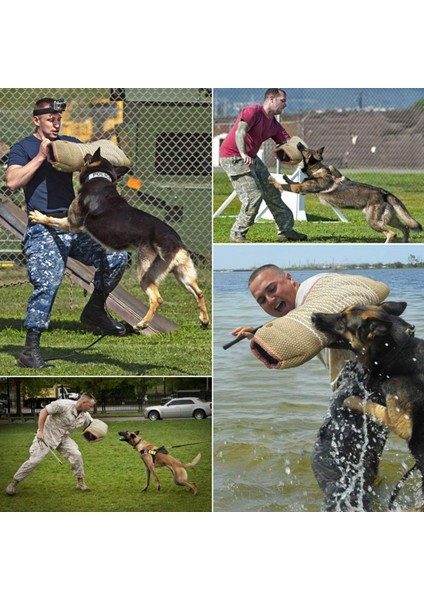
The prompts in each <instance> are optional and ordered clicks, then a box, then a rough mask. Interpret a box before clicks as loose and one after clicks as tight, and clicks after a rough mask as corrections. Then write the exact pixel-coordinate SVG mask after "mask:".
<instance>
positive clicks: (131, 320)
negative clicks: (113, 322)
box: [0, 194, 179, 335]
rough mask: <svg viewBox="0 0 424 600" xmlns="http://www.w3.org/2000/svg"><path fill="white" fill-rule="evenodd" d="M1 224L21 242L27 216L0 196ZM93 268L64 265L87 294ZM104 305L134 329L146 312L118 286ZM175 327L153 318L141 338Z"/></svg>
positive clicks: (74, 261)
mask: <svg viewBox="0 0 424 600" xmlns="http://www.w3.org/2000/svg"><path fill="white" fill-rule="evenodd" d="M0 225H2V226H3V227H5V228H6V229H8V230H9V231H10V232H12V233H13V234H14V235H15V236H16V237H17V238H19V239H20V240H21V239H22V237H23V235H24V233H25V229H26V225H27V216H26V213H25V212H24V211H23V210H22V209H21V208H19V207H18V206H16V204H14V203H13V202H12V201H11V200H10V199H9V198H8V197H7V196H5V195H4V194H0ZM94 272H95V269H94V268H93V267H87V266H86V265H83V264H81V263H80V262H78V261H77V260H74V259H73V258H69V259H68V262H67V265H66V273H67V275H69V277H70V278H71V280H72V281H75V283H77V284H78V285H80V286H81V287H83V288H84V289H85V290H87V291H89V292H90V293H91V292H92V291H93V289H94V286H93V284H92V281H93V277H94ZM106 305H107V307H108V308H110V309H111V310H113V311H114V312H115V313H116V314H117V315H119V317H121V319H123V320H124V321H126V322H127V323H128V324H129V325H131V327H134V325H136V324H137V323H138V322H139V321H141V319H142V318H143V317H144V315H145V314H146V313H147V311H148V308H147V306H146V305H145V304H144V303H143V302H141V301H140V300H138V298H136V297H135V296H132V295H131V294H129V293H128V292H127V291H126V290H125V289H124V288H123V287H122V285H118V286H117V287H116V288H115V289H114V291H113V292H112V293H111V294H110V295H109V297H108V299H107V301H106ZM178 327H179V326H178V325H177V324H176V323H173V322H172V321H170V320H169V319H166V318H165V317H161V316H160V315H155V317H154V318H153V320H152V322H151V323H150V325H149V327H147V328H146V329H143V331H142V332H141V333H142V334H143V335H153V334H156V333H167V332H169V331H174V330H175V329H178Z"/></svg>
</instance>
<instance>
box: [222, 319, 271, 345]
mask: <svg viewBox="0 0 424 600" xmlns="http://www.w3.org/2000/svg"><path fill="white" fill-rule="evenodd" d="M261 327H263V325H259V326H258V327H255V329H252V331H251V332H250V333H256V332H257V331H258V329H260V328H261ZM245 339H246V336H245V335H239V336H237V337H236V338H235V339H234V340H232V341H231V342H228V344H224V345H223V346H222V348H223V349H224V350H228V348H231V346H234V344H238V343H239V342H241V341H242V340H245Z"/></svg>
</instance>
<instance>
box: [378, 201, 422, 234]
mask: <svg viewBox="0 0 424 600" xmlns="http://www.w3.org/2000/svg"><path fill="white" fill-rule="evenodd" d="M386 200H387V202H388V203H389V204H390V205H391V206H393V209H394V210H395V212H396V214H397V216H398V217H399V219H400V220H401V221H402V223H404V224H405V225H406V226H407V227H408V228H409V229H412V231H422V230H423V228H422V225H421V224H420V223H418V221H416V220H415V219H414V218H413V217H412V216H411V215H410V214H409V211H408V209H407V208H406V206H405V205H404V204H403V202H402V201H401V200H399V198H396V196H393V194H389V193H387V195H386Z"/></svg>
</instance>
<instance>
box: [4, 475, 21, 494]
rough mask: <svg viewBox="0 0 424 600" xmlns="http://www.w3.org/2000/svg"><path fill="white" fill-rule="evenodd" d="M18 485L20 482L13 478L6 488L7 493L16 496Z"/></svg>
mask: <svg viewBox="0 0 424 600" xmlns="http://www.w3.org/2000/svg"><path fill="white" fill-rule="evenodd" d="M17 485H18V482H17V481H15V480H14V479H12V483H9V485H8V486H7V488H6V494H7V495H8V496H14V495H15V494H16V486H17Z"/></svg>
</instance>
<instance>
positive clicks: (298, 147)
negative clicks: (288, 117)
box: [297, 142, 306, 152]
mask: <svg viewBox="0 0 424 600" xmlns="http://www.w3.org/2000/svg"><path fill="white" fill-rule="evenodd" d="M297 149H298V150H300V152H303V151H304V150H306V146H304V145H303V144H302V142H299V143H298V145H297Z"/></svg>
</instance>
